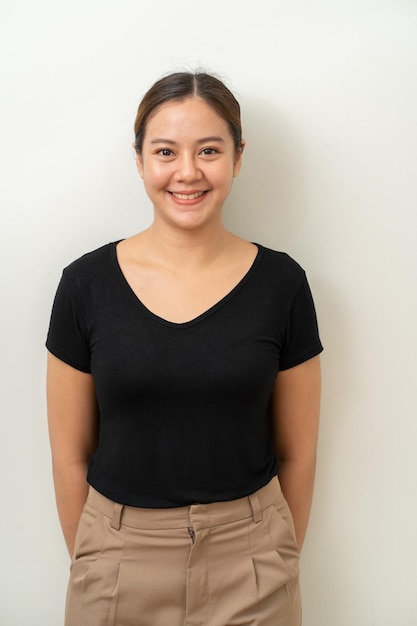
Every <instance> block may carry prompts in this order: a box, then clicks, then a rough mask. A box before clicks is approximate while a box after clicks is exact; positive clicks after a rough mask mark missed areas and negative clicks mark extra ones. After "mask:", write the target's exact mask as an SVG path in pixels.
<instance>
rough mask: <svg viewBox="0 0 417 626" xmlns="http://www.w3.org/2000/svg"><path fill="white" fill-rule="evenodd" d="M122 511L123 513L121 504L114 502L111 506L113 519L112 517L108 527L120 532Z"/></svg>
mask: <svg viewBox="0 0 417 626" xmlns="http://www.w3.org/2000/svg"><path fill="white" fill-rule="evenodd" d="M122 511H123V504H119V503H118V502H115V503H114V504H113V517H112V520H111V524H110V526H111V527H112V528H114V529H115V530H120V525H121V523H122Z"/></svg>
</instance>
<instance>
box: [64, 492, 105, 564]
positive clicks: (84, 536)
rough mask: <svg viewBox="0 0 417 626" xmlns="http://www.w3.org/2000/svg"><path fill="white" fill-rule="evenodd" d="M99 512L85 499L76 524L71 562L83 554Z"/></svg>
mask: <svg viewBox="0 0 417 626" xmlns="http://www.w3.org/2000/svg"><path fill="white" fill-rule="evenodd" d="M99 514H100V512H99V510H98V509H97V508H96V507H95V505H94V504H93V503H92V501H91V500H90V499H89V498H87V500H86V502H85V504H84V507H83V510H82V512H81V516H80V519H79V522H78V527H77V532H76V534H75V542H74V550H73V553H72V558H71V561H72V562H74V561H76V560H77V559H78V558H80V556H82V555H83V553H84V552H85V545H86V543H87V542H88V538H89V536H90V534H91V532H92V530H93V528H94V526H95V524H96V522H97V518H98V516H99Z"/></svg>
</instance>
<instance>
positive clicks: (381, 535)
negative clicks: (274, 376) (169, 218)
mask: <svg viewBox="0 0 417 626" xmlns="http://www.w3.org/2000/svg"><path fill="white" fill-rule="evenodd" d="M416 33H417V3H416V2H415V1H413V0H409V1H406V0H350V1H348V0H343V1H341V0H318V1H309V0H292V1H291V2H287V1H285V0H270V1H265V0H257V2H250V3H249V2H242V1H241V0H239V1H237V0H231V1H229V2H226V1H225V0H211V1H210V2H206V3H196V2H195V1H193V2H191V1H187V0H176V2H172V1H170V0H160V1H159V2H146V3H145V2H140V0H130V1H129V0H117V1H116V0H115V1H113V2H110V1H109V0H83V2H81V1H80V0H72V1H71V2H65V1H60V2H52V0H49V1H47V0H39V1H38V2H29V0H26V1H19V0H16V2H13V3H12V2H7V1H6V2H2V3H1V4H0V53H1V54H0V71H1V76H0V79H1V80H0V91H1V93H2V96H1V105H0V106H1V116H0V151H1V157H0V158H1V162H0V165H1V168H0V194H1V198H0V201H1V229H2V263H1V283H0V284H1V294H2V298H1V301H2V304H1V316H2V318H1V319H2V323H1V347H2V350H1V378H0V380H1V394H0V401H1V439H0V446H1V453H0V464H1V476H2V483H1V484H2V512H1V515H0V525H1V528H0V530H1V535H0V536H1V557H2V558H1V568H0V595H1V601H0V624H1V626H22V625H23V624H30V626H57V625H59V624H61V623H62V611H63V604H64V597H65V587H66V579H67V570H68V556H67V554H66V550H65V547H64V542H63V539H62V537H61V531H60V528H59V524H58V519H57V515H56V511H55V503H54V495H53V487H52V479H51V468H50V451H49V443H48V436H47V425H46V410H45V393H44V375H45V349H44V340H45V335H46V331H47V325H48V321H49V314H50V308H51V303H52V299H53V295H54V292H55V289H56V286H57V283H58V280H59V278H60V274H61V271H62V268H63V267H64V266H65V265H66V264H68V263H69V262H70V261H72V260H73V259H75V258H77V257H78V256H79V255H81V254H82V253H84V252H86V251H89V250H92V249H94V248H96V247H98V246H99V245H101V244H104V243H107V242H108V241H111V240H115V239H118V238H121V237H126V236H129V235H130V234H133V233H134V232H137V231H138V230H141V229H143V228H144V227H146V226H147V225H148V224H149V222H150V220H151V208H150V205H149V201H148V200H147V198H146V196H145V194H144V192H143V190H142V187H141V182H140V180H139V178H138V176H137V173H136V170H135V163H134V155H133V151H132V148H131V142H132V139H133V132H132V125H133V120H134V116H135V112H136V108H137V104H138V101H139V99H140V97H141V96H142V95H143V93H144V92H145V91H146V89H147V88H148V87H149V86H150V85H151V84H152V83H153V82H154V80H156V79H157V78H159V77H160V76H161V75H163V74H165V73H167V72H169V71H175V70H177V69H183V68H191V69H194V68H196V67H198V66H200V65H201V66H203V67H205V68H206V69H208V70H209V71H214V72H217V73H219V74H220V76H222V77H223V78H224V79H225V80H226V82H227V83H228V85H229V86H230V87H231V88H232V90H234V92H235V93H236V95H237V97H238V98H239V99H240V102H241V105H242V108H243V122H244V127H245V136H246V139H247V148H246V151H245V154H244V166H243V169H242V171H241V174H240V176H239V178H238V179H237V181H236V184H235V188H234V190H233V192H232V196H231V198H230V200H229V201H228V204H227V208H226V210H225V221H226V223H227V225H228V226H229V227H230V228H231V229H232V230H234V231H235V232H237V233H239V234H241V235H242V236H244V237H246V238H248V239H250V240H252V241H259V242H260V243H263V244H264V245H267V246H270V247H273V248H276V249H281V250H285V251H287V252H288V253H289V254H291V255H292V256H294V257H295V258H296V259H297V260H298V261H299V262H300V263H301V264H302V265H303V266H304V267H305V268H306V270H307V273H308V276H309V279H310V283H311V287H312V290H313V293H314V296H315V301H316V307H317V312H318V316H319V322H320V330H321V336H322V341H323V343H324V345H325V353H324V355H323V373H324V389H323V411H322V423H321V431H320V442H319V461H318V471H317V483H316V491H315V499H314V505H313V510H312V516H311V524H310V528H309V532H308V536H307V540H306V544H305V547H304V550H303V555H302V585H303V595H304V616H305V620H304V624H305V626H415V624H416V623H417V604H416V598H415V596H416V591H417V586H416V581H417V571H416V562H417V559H416V556H417V539H416V536H417V534H416V528H417V498H416V491H417V489H416V484H417V461H416V456H417V455H416V454H415V446H416V440H417V419H416V404H417V403H416V400H417V398H416V396H417V384H416V378H417V369H416V359H415V356H414V352H415V348H416V339H417V337H416V320H417V289H416V268H417V258H416V257H417V253H416V245H415V238H416V227H417V220H416V213H417V211H416V208H417V193H416V188H417V186H416V180H415V179H416V154H417V123H416V111H417V87H416V76H417V36H416ZM161 626H165V625H161ZM167 626H168V625H167Z"/></svg>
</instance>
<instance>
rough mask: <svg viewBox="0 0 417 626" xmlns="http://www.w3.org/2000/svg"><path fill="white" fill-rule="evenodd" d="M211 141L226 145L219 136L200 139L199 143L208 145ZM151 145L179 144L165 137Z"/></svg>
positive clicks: (155, 140)
mask: <svg viewBox="0 0 417 626" xmlns="http://www.w3.org/2000/svg"><path fill="white" fill-rule="evenodd" d="M211 141H216V142H218V143H224V139H223V137H219V136H218V135H211V136H210V137H203V138H202V139H198V141H197V143H199V144H201V143H208V142H211ZM151 143H152V144H154V143H165V144H168V145H169V146H176V145H177V142H176V141H173V140H172V139H164V137H156V138H155V139H152V140H151Z"/></svg>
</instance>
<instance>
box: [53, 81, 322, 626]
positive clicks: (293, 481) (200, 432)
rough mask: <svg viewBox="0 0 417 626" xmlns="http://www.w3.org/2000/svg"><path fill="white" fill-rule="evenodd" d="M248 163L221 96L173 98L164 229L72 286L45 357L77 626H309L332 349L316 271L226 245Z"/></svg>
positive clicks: (79, 264)
mask: <svg viewBox="0 0 417 626" xmlns="http://www.w3.org/2000/svg"><path fill="white" fill-rule="evenodd" d="M244 146H245V142H244V141H243V140H242V135H241V125H240V110H239V104H238V103H237V101H236V100H235V98H234V96H233V95H232V94H231V92H230V91H229V90H228V89H227V88H226V87H225V86H224V85H223V83H222V82H220V81H219V80H218V79H216V78H215V77H213V76H210V75H207V74H204V73H197V74H195V75H194V74H191V73H176V74H172V75H170V76H167V77H165V78H163V79H161V80H160V81H158V82H157V83H155V85H154V86H153V87H152V88H151V89H150V90H149V91H148V93H147V94H146V95H145V97H144V98H143V100H142V102H141V104H140V106H139V110H138V114H137V118H136V122H135V142H134V148H135V151H136V163H137V168H138V172H139V175H140V176H141V178H142V179H143V181H144V185H145V189H146V191H147V194H148V196H149V198H150V199H151V201H152V203H153V207H154V221H153V223H152V225H151V226H150V227H149V228H148V229H147V230H145V231H144V232H141V233H139V234H137V235H135V236H133V237H131V238H130V239H126V240H123V241H119V242H116V243H112V244H108V245H106V246H104V247H102V248H100V249H99V250H96V251H94V252H92V253H90V254H87V255H85V256H84V257H82V258H81V259H79V260H78V261H75V262H74V263H73V264H71V265H70V266H69V267H68V268H66V270H65V271H64V274H63V277H62V280H61V283H60V285H59V288H58V291H57V295H56V298H55V303H54V307H53V312H52V318H51V324H50V330H49V335H48V340H47V347H48V350H49V353H48V413H49V425H50V438H51V447H52V457H53V473H54V481H55V489H56V498H57V506H58V511H59V516H60V520H61V524H62V528H63V532H64V536H65V539H66V542H67V546H68V550H69V552H70V554H71V555H72V565H71V576H70V582H69V589H68V596H67V608H66V622H65V623H66V626H80V625H84V624H85V625H87V624H88V626H99V625H100V626H101V625H106V626H109V625H111V624H114V625H120V626H133V625H140V626H147V625H149V626H150V625H155V626H177V625H180V624H181V625H183V624H187V625H197V624H198V625H202V624H208V625H210V626H229V625H232V624H239V625H241V626H243V625H247V626H249V624H251V625H255V624H256V625H258V626H272V625H274V626H296V625H299V624H300V623H301V607H300V594H299V585H298V557H299V549H300V548H301V546H302V543H303V539H304V534H305V531H306V526H307V520H308V516H309V511H310V505H311V499H312V490H313V480H314V468H315V453H316V440H317V430H318V412H319V387H320V368H319V357H318V354H319V353H320V352H321V350H322V347H321V344H320V340H319V337H318V332H317V324H316V318H315V313H314V306H313V302H312V299H311V295H310V291H309V288H308V284H307V281H306V278H305V274H304V272H303V270H302V269H301V268H300V267H299V266H298V265H297V264H296V263H295V261H293V260H292V259H290V258H289V257H288V256H287V255H285V254H283V253H278V252H274V251H272V250H268V249H266V248H264V247H262V246H261V245H254V244H252V243H248V242H246V241H244V240H242V239H240V238H239V237H236V236H235V235H233V234H231V233H230V232H228V231H226V230H225V228H224V227H223V224H222V207H223V203H224V201H225V199H226V198H227V196H228V194H229V192H230V189H231V186H232V182H233V178H234V177H235V176H237V174H238V173H239V169H240V166H241V160H242V153H243V149H244ZM278 472H279V481H278V478H277V473H278ZM280 485H281V487H282V491H281V487H280ZM283 494H285V498H284V495H283ZM287 503H288V504H287ZM290 511H291V512H290Z"/></svg>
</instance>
